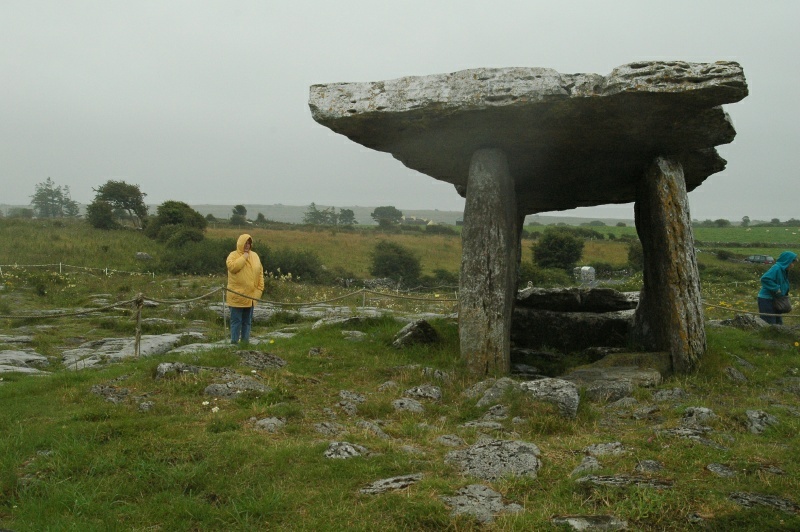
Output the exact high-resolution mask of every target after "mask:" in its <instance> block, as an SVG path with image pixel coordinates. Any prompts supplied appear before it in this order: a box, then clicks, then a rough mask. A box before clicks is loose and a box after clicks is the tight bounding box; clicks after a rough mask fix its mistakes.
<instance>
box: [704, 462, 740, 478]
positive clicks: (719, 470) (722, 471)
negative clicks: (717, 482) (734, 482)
mask: <svg viewBox="0 0 800 532" xmlns="http://www.w3.org/2000/svg"><path fill="white" fill-rule="evenodd" d="M706 469H708V470H709V471H711V472H712V473H714V474H715V475H717V476H718V477H723V478H732V477H735V476H736V471H734V470H733V469H731V468H729V467H728V466H726V465H723V464H716V463H714V464H708V465H707V466H706Z"/></svg>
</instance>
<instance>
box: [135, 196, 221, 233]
mask: <svg viewBox="0 0 800 532" xmlns="http://www.w3.org/2000/svg"><path fill="white" fill-rule="evenodd" d="M207 226H208V220H206V219H205V218H203V215H202V214H200V213H199V212H197V211H196V210H194V209H192V208H191V207H190V206H189V205H187V204H186V203H184V202H182V201H165V202H164V203H162V204H161V205H159V206H158V208H157V209H156V215H155V216H154V217H152V218H151V219H150V221H149V222H148V224H147V227H146V228H145V231H144V232H145V234H146V235H147V236H148V237H150V238H153V239H156V240H158V241H160V242H166V241H168V240H169V239H170V238H171V237H172V236H173V235H175V234H176V233H177V232H178V230H179V229H182V228H185V227H189V228H194V229H196V230H197V231H198V232H199V233H200V234H201V235H202V233H203V231H205V229H206V227H207ZM193 238H195V237H193Z"/></svg>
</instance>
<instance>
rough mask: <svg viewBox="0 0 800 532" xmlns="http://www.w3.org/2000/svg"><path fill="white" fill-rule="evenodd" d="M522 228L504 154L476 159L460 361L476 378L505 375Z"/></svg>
mask: <svg viewBox="0 0 800 532" xmlns="http://www.w3.org/2000/svg"><path fill="white" fill-rule="evenodd" d="M520 229H521V225H520V224H519V220H518V217H517V203H516V194H515V192H514V180H513V179H512V177H511V174H510V173H509V170H508V161H507V160H506V156H505V154H504V153H503V152H502V151H500V150H496V149H481V150H478V151H476V152H475V153H474V154H473V156H472V162H471V164H470V169H469V180H468V182H467V201H466V205H465V207H464V227H463V229H462V231H461V239H462V245H463V252H462V257H461V279H460V286H459V293H460V295H459V339H460V341H461V358H462V359H463V360H464V361H465V362H466V363H467V366H468V367H469V369H470V371H472V372H473V373H475V374H478V375H489V374H507V373H508V371H509V369H510V366H511V361H510V341H509V339H510V334H511V333H510V331H511V312H512V310H513V304H514V295H515V285H516V274H517V260H518V256H519V247H520V241H519V239H520Z"/></svg>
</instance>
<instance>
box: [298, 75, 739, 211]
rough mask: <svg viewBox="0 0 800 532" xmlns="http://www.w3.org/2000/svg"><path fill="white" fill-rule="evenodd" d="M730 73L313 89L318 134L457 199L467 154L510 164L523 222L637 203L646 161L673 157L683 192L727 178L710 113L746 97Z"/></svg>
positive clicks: (473, 79) (723, 138) (722, 133)
mask: <svg viewBox="0 0 800 532" xmlns="http://www.w3.org/2000/svg"><path fill="white" fill-rule="evenodd" d="M747 93H748V89H747V83H746V81H745V77H744V73H743V71H742V68H741V67H740V66H739V64H738V63H734V62H717V63H686V62H682V61H653V62H640V63H631V64H627V65H623V66H620V67H618V68H615V69H614V70H613V71H612V72H611V74H609V75H608V76H602V75H599V74H561V73H559V72H556V71H555V70H553V69H549V68H480V69H474V70H463V71H460V72H454V73H451V74H437V75H431V76H418V77H404V78H399V79H394V80H388V81H377V82H368V83H331V84H325V85H313V86H312V87H311V88H310V93H309V107H310V108H311V113H312V116H313V118H314V120H316V121H317V122H319V123H320V124H322V125H324V126H326V127H328V128H330V129H332V130H333V131H335V132H337V133H340V134H342V135H345V136H347V137H348V138H350V139H351V140H353V141H355V142H357V143H359V144H362V145H364V146H366V147H368V148H372V149H375V150H379V151H384V152H388V153H391V154H392V155H393V156H394V157H395V158H397V159H399V160H400V161H402V162H403V164H405V165H406V166H408V167H409V168H412V169H414V170H418V171H420V172H422V173H424V174H427V175H430V176H432V177H435V178H436V179H440V180H443V181H446V182H449V183H452V184H454V185H456V187H457V188H458V189H459V191H460V192H462V193H464V190H463V189H464V187H465V186H466V183H467V177H468V173H469V165H470V159H471V157H472V154H473V153H475V152H476V151H477V150H479V149H483V148H497V149H500V150H502V151H503V152H504V153H505V154H506V155H507V157H508V164H509V169H510V173H511V175H512V177H513V178H514V180H515V187H516V195H517V201H518V205H519V207H520V209H521V211H522V212H523V213H525V214H531V213H535V212H543V211H551V210H560V209H567V208H573V207H578V206H593V205H603V204H608V203H627V202H631V201H634V200H635V184H636V182H637V181H638V180H639V179H640V178H641V176H642V175H643V174H644V172H645V170H646V168H647V166H648V165H650V164H651V163H652V161H653V158H654V157H656V156H659V155H662V156H672V157H674V158H675V159H676V160H678V161H680V162H681V163H682V165H683V168H684V173H685V176H686V177H685V178H686V185H687V189H688V190H692V189H694V188H695V187H696V186H698V185H699V184H700V183H702V182H703V181H704V180H705V179H706V178H707V177H708V176H709V175H711V174H713V173H716V172H719V171H721V170H722V169H724V168H725V161H724V160H723V159H722V158H720V157H719V155H718V154H717V152H716V150H715V149H714V146H717V145H720V144H725V143H728V142H731V141H732V140H733V138H734V136H735V134H736V133H735V131H734V128H733V126H732V124H731V122H730V119H729V117H728V116H727V114H726V113H725V112H724V111H723V110H722V109H721V108H720V107H719V106H721V105H723V104H727V103H733V102H737V101H739V100H741V99H742V98H744V97H745V96H747Z"/></svg>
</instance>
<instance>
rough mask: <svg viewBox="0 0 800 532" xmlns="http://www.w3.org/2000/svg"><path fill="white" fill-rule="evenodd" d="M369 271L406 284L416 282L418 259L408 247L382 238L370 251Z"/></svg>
mask: <svg viewBox="0 0 800 532" xmlns="http://www.w3.org/2000/svg"><path fill="white" fill-rule="evenodd" d="M371 255H372V266H371V268H370V273H371V274H372V275H374V276H376V277H388V278H390V279H392V280H394V281H398V282H402V283H404V284H406V285H411V284H416V283H417V281H418V280H419V275H420V272H421V271H422V268H421V267H420V260H419V258H417V257H416V256H415V255H414V254H413V253H412V252H411V251H410V250H409V249H407V248H405V247H403V246H401V245H400V244H396V243H394V242H387V241H386V240H382V241H380V242H378V244H376V245H375V249H374V250H373V251H372V254H371Z"/></svg>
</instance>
